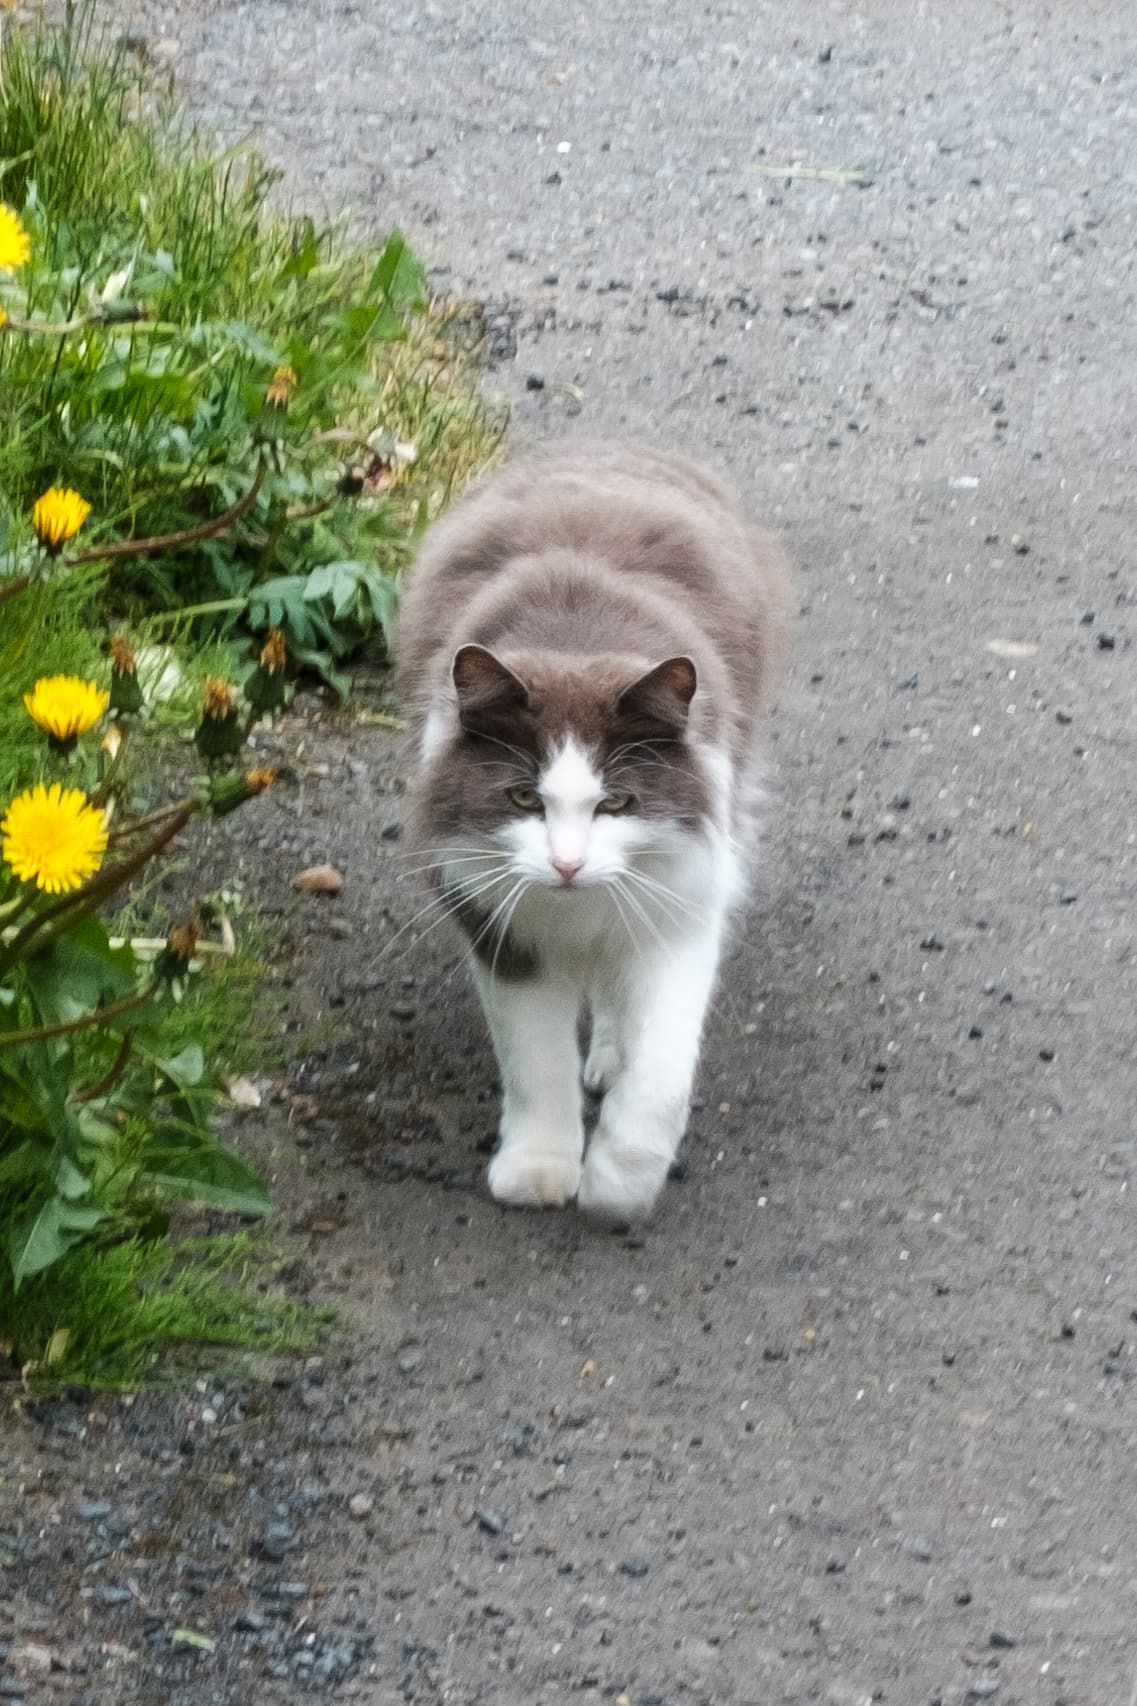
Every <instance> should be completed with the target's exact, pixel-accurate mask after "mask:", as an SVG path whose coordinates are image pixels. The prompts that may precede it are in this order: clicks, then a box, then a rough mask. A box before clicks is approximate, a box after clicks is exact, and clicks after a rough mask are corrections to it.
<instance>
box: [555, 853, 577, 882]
mask: <svg viewBox="0 0 1137 1706" xmlns="http://www.w3.org/2000/svg"><path fill="white" fill-rule="evenodd" d="M583 865H584V860H583V859H554V860H553V870H554V871H555V872H556V873H557V875H558V877H559V878H560V879H561V881H562V883H571V882H572V880H573V878H574V877H575V876H576V873H577V872H578V871H579V870H580V869H581V868H582V867H583Z"/></svg>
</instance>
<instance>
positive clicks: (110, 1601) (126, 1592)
mask: <svg viewBox="0 0 1137 1706" xmlns="http://www.w3.org/2000/svg"><path fill="white" fill-rule="evenodd" d="M95 1598H96V1599H97V1600H98V1602H99V1604H100V1605H126V1604H127V1603H128V1601H130V1600H132V1599H133V1598H134V1595H133V1594H132V1593H131V1591H130V1589H129V1588H116V1587H111V1586H110V1584H109V1583H108V1582H100V1583H99V1585H98V1587H97V1588H96V1589H95Z"/></svg>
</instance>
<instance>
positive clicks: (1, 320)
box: [0, 308, 8, 332]
mask: <svg viewBox="0 0 1137 1706" xmlns="http://www.w3.org/2000/svg"><path fill="white" fill-rule="evenodd" d="M7 324H8V310H7V309H6V308H0V332H2V331H3V330H4V327H5V326H6V325H7Z"/></svg>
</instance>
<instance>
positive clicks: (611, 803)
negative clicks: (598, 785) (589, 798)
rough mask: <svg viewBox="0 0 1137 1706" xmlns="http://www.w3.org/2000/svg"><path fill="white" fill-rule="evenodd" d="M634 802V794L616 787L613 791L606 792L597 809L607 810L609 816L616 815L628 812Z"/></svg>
mask: <svg viewBox="0 0 1137 1706" xmlns="http://www.w3.org/2000/svg"><path fill="white" fill-rule="evenodd" d="M633 804H634V796H633V795H632V794H627V793H621V792H620V791H619V790H615V789H614V790H613V792H612V793H610V794H605V796H604V798H603V799H602V800H601V801H600V804H599V805H598V806H597V808H596V809H597V811H598V812H607V813H608V814H609V816H611V817H616V816H618V815H619V813H620V812H626V811H627V810H628V809H629V807H630V806H632V805H633Z"/></svg>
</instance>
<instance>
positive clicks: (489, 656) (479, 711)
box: [450, 646, 529, 731]
mask: <svg viewBox="0 0 1137 1706" xmlns="http://www.w3.org/2000/svg"><path fill="white" fill-rule="evenodd" d="M450 677H451V680H452V681H453V683H454V691H455V693H457V695H458V716H459V719H460V720H461V723H462V727H463V728H464V729H470V730H474V731H476V730H477V729H478V728H479V727H481V726H482V725H483V724H484V723H485V722H486V721H487V719H490V718H495V717H500V716H501V715H502V713H503V712H505V713H508V712H510V711H523V710H524V709H525V707H526V706H527V705H528V703H529V689H528V688H527V687H526V685H525V683H524V682H523V681H522V679H521V677H520V676H518V675H514V673H513V671H512V670H511V669H510V668H509V666H508V664H504V663H502V661H501V659H500V658H496V657H494V655H493V653H492V652H491V651H487V650H486V648H485V646H460V647H459V648H458V650H457V652H455V654H454V662H453V663H452V664H451V666H450Z"/></svg>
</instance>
